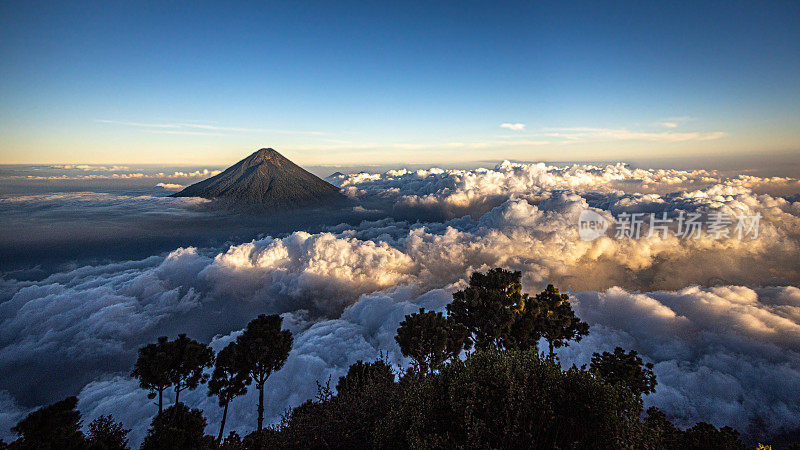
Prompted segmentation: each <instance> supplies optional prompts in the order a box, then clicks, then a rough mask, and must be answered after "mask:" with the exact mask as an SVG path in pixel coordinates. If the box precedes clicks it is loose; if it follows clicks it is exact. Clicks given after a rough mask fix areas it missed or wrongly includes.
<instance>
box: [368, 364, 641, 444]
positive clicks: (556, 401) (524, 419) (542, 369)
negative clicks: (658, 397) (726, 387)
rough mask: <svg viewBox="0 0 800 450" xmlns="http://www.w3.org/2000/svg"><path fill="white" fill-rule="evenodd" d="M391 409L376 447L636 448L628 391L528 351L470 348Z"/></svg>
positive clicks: (410, 388)
mask: <svg viewBox="0 0 800 450" xmlns="http://www.w3.org/2000/svg"><path fill="white" fill-rule="evenodd" d="M391 406H392V409H391V411H390V412H389V413H388V414H387V417H386V419H385V420H384V421H383V423H382V426H380V428H378V430H376V432H377V433H378V434H379V438H378V439H377V440H378V445H377V447H379V448H380V447H389V448H530V447H535V448H562V449H566V448H641V446H639V445H638V444H639V441H640V428H641V426H640V421H639V415H640V414H641V404H640V403H639V402H638V401H636V399H635V398H634V396H633V394H632V393H631V392H630V391H628V390H627V389H625V388H623V387H621V386H614V385H609V384H607V383H603V382H601V381H600V380H598V379H596V378H595V377H592V376H591V375H590V374H589V373H587V372H586V371H583V370H579V369H570V370H567V371H564V370H562V369H561V367H560V366H559V365H558V363H556V362H555V361H554V360H552V359H547V358H540V356H539V354H538V353H537V352H535V351H533V350H528V351H519V350H497V349H489V350H485V351H484V350H477V351H475V352H474V353H472V354H471V355H470V357H469V358H467V359H466V360H463V361H462V360H454V361H453V362H451V363H450V364H447V365H446V366H444V367H443V368H442V370H440V371H439V372H438V373H434V374H431V375H430V376H427V377H424V378H417V379H411V380H408V382H407V384H406V386H405V387H404V389H403V396H402V398H399V399H398V400H397V401H394V402H392V404H391Z"/></svg>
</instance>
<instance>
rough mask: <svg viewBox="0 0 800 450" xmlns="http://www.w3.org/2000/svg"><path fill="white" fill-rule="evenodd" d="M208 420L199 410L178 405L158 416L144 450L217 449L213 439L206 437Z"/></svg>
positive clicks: (143, 447)
mask: <svg viewBox="0 0 800 450" xmlns="http://www.w3.org/2000/svg"><path fill="white" fill-rule="evenodd" d="M205 428H206V419H205V418H204V417H203V412H202V411H201V410H199V409H189V408H187V407H186V405H184V404H183V403H176V404H175V405H172V406H170V407H169V408H167V409H165V410H164V411H162V412H161V414H159V415H157V416H156V417H155V418H154V419H153V422H152V423H151V424H150V430H148V432H147V436H146V437H145V438H144V442H143V443H142V447H141V449H142V450H172V449H175V450H179V449H211V448H216V441H215V440H214V438H213V437H211V436H207V435H205V433H204V432H203V430H204V429H205Z"/></svg>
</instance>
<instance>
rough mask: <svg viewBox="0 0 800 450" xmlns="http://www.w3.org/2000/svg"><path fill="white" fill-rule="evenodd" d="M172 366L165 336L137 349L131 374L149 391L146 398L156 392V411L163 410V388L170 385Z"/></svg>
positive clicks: (171, 358) (170, 346)
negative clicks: (136, 357) (137, 355)
mask: <svg viewBox="0 0 800 450" xmlns="http://www.w3.org/2000/svg"><path fill="white" fill-rule="evenodd" d="M172 367H173V353H172V345H171V343H170V342H169V341H168V340H167V337H166V336H161V337H159V338H158V341H157V342H156V343H155V344H148V345H145V346H144V347H142V348H140V349H139V358H138V359H137V360H136V364H135V365H134V368H133V372H131V376H132V377H134V378H138V379H139V386H140V387H141V388H142V389H147V390H149V391H150V393H149V394H148V396H147V398H151V399H152V398H155V396H156V393H158V403H157V405H158V413H159V414H161V411H162V410H163V404H164V402H163V397H164V390H165V389H167V388H168V387H170V386H172V383H173V381H172V378H171V376H170V375H171V372H170V371H171V369H172Z"/></svg>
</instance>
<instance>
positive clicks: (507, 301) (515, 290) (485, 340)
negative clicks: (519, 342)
mask: <svg viewBox="0 0 800 450" xmlns="http://www.w3.org/2000/svg"><path fill="white" fill-rule="evenodd" d="M521 279H522V273H521V272H511V271H508V270H505V269H501V268H497V269H492V270H490V271H489V272H487V273H485V274H483V273H480V272H474V273H473V274H472V275H471V276H470V278H469V287H467V288H466V289H464V290H463V291H458V292H455V293H453V302H452V303H450V304H449V305H447V312H448V317H449V318H451V319H452V320H453V321H455V322H456V323H460V324H462V325H464V326H465V327H466V329H467V332H468V333H469V336H468V338H469V342H470V343H471V344H472V345H474V346H475V347H476V348H478V349H487V348H490V347H497V348H502V347H504V342H505V341H507V340H508V339H509V338H510V332H511V326H512V324H513V323H514V318H515V315H514V310H515V308H516V307H517V306H518V305H520V304H521V302H522V298H523V297H522V294H521V291H522V283H521V282H520V280H521Z"/></svg>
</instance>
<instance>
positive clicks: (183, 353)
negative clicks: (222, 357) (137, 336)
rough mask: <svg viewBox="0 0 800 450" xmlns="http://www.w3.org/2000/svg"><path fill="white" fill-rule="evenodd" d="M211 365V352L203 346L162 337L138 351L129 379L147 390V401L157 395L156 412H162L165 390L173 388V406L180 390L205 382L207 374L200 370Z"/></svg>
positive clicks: (178, 398)
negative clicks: (134, 379)
mask: <svg viewBox="0 0 800 450" xmlns="http://www.w3.org/2000/svg"><path fill="white" fill-rule="evenodd" d="M213 364H214V352H213V351H212V350H211V348H209V347H208V346H206V345H203V344H201V343H199V342H197V341H195V340H194V339H190V338H188V337H186V335H185V334H181V335H178V337H177V338H176V339H175V340H174V341H168V340H167V337H166V336H161V337H159V338H158V341H157V342H156V343H155V344H148V345H146V346H144V347H142V348H140V349H139V358H138V359H137V360H136V364H135V366H134V369H133V372H131V376H132V377H134V378H138V379H139V386H141V387H142V388H143V389H147V390H149V391H150V396H149V397H150V398H154V397H155V396H156V395H158V411H159V413H160V412H161V411H162V409H163V395H164V390H165V389H167V388H168V387H170V386H172V387H173V388H174V389H175V403H178V402H179V401H180V394H181V391H183V390H185V389H190V390H191V389H195V388H197V386H198V385H199V384H200V383H205V382H206V380H207V375H206V374H205V373H204V372H203V369H205V368H207V367H211V366H212V365H213Z"/></svg>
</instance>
